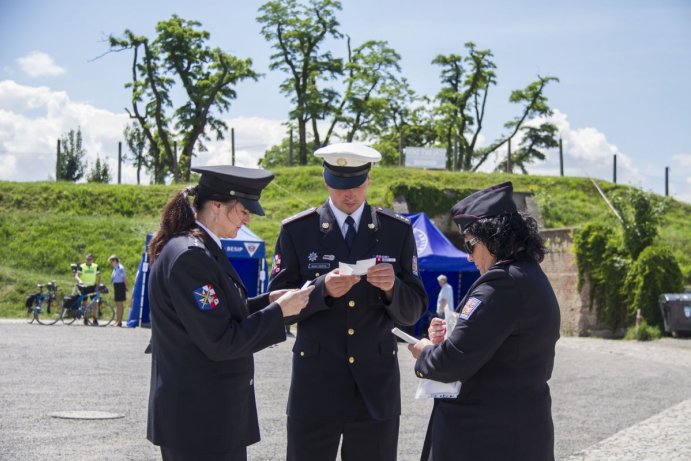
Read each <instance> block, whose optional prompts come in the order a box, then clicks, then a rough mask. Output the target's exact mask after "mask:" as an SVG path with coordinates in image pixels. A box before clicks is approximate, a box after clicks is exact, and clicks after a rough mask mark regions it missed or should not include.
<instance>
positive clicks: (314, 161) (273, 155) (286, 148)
mask: <svg viewBox="0 0 691 461" xmlns="http://www.w3.org/2000/svg"><path fill="white" fill-rule="evenodd" d="M307 147H308V149H310V150H315V146H314V143H313V142H308V143H307ZM293 155H295V151H293ZM289 156H290V138H285V139H283V140H282V141H281V143H280V144H277V145H275V146H271V147H270V148H269V149H267V150H266V152H264V157H263V158H261V159H259V162H258V163H259V166H261V167H262V168H267V169H268V168H276V167H279V166H288V165H289V164H290V163H289V161H288V157H289ZM321 162H322V160H321V159H320V158H319V157H315V156H314V155H310V156H308V157H307V164H308V165H320V164H321ZM293 164H295V159H293Z"/></svg>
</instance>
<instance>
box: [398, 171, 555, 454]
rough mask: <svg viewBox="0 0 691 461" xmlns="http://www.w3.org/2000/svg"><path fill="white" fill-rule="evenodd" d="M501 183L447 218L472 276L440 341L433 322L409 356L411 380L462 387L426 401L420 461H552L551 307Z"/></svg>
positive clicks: (528, 237) (537, 251)
mask: <svg viewBox="0 0 691 461" xmlns="http://www.w3.org/2000/svg"><path fill="white" fill-rule="evenodd" d="M512 193H513V188H512V185H511V183H510V182H506V183H503V184H498V185H496V186H492V187H489V188H487V189H484V190H481V191H479V192H476V193H474V194H471V195H470V196H468V197H466V198H464V199H463V200H461V201H460V202H458V203H457V204H456V205H455V206H454V207H453V208H452V210H451V213H452V215H453V219H454V221H455V222H456V224H457V225H458V227H459V230H460V231H461V233H462V234H463V236H464V238H465V243H464V249H465V251H466V252H467V253H468V260H470V261H473V262H474V263H475V265H476V266H477V268H478V269H479V270H480V278H479V279H478V280H477V281H476V282H475V283H474V284H473V285H472V286H471V287H470V289H469V290H468V293H467V294H466V296H465V298H464V299H463V300H462V301H461V303H460V304H459V305H458V307H457V308H456V315H457V316H458V320H457V322H456V326H455V327H454V329H453V331H452V332H451V333H450V335H449V337H448V339H444V334H445V332H446V324H445V322H444V321H443V320H441V319H434V320H433V322H432V324H431V325H430V327H429V337H430V339H429V340H427V339H423V340H421V341H420V342H419V343H417V344H415V345H410V346H408V348H409V349H410V351H411V352H412V353H413V356H414V357H415V358H416V359H417V361H416V362H415V371H416V374H417V376H418V377H420V378H427V379H431V380H435V381H441V382H453V381H461V383H462V385H461V390H460V393H459V394H458V396H457V397H456V398H452V399H435V401H434V408H433V410H432V415H431V417H430V422H429V426H428V428H427V435H426V438H425V443H424V447H423V453H422V456H421V458H420V459H421V460H423V461H428V460H434V461H440V460H442V461H443V460H450V459H454V460H485V459H487V460H493V461H500V460H530V461H543V460H544V461H552V460H554V427H553V424H552V411H551V405H552V400H551V396H550V391H549V386H548V385H547V381H548V380H549V379H550V377H551V374H552V368H553V366H554V346H555V343H556V342H557V339H558V338H559V305H558V304H557V299H556V297H555V295H554V291H553V290H552V286H551V285H550V283H549V281H548V280H547V277H546V276H545V274H544V273H543V272H542V269H541V268H540V265H539V263H540V262H541V261H542V259H543V258H544V255H545V251H546V249H545V247H544V244H543V241H542V238H541V237H540V235H539V234H538V230H537V223H536V222H535V220H534V219H533V218H530V217H523V216H522V215H520V214H519V213H518V212H517V210H516V205H515V204H514V202H513V200H512Z"/></svg>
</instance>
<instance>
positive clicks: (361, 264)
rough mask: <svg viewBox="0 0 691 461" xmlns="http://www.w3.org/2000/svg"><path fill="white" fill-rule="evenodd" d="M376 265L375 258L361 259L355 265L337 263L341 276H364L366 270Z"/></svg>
mask: <svg viewBox="0 0 691 461" xmlns="http://www.w3.org/2000/svg"><path fill="white" fill-rule="evenodd" d="M376 263H377V259H376V258H370V259H361V260H359V261H357V262H356V263H355V264H348V263H344V262H340V261H339V263H338V270H339V272H340V273H341V274H343V275H365V274H366V273H367V269H369V268H370V267H372V266H374V265H375V264H376Z"/></svg>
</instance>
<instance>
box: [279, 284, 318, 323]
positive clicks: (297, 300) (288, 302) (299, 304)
mask: <svg viewBox="0 0 691 461" xmlns="http://www.w3.org/2000/svg"><path fill="white" fill-rule="evenodd" d="M313 290H314V285H310V286H308V287H307V288H302V289H300V290H287V291H286V292H285V293H283V294H282V295H281V296H280V297H279V298H278V299H277V300H276V303H277V304H278V305H279V306H280V307H281V312H283V317H291V316H293V315H298V314H299V313H300V311H301V310H303V309H304V308H305V306H306V305H307V301H309V297H310V293H312V291H313ZM280 291H283V290H280Z"/></svg>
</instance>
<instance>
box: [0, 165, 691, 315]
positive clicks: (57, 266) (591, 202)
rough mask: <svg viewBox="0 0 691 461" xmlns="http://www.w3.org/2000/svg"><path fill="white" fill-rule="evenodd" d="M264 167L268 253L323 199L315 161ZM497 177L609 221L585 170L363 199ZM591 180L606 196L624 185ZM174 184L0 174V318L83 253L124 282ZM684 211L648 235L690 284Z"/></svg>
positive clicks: (390, 181)
mask: <svg viewBox="0 0 691 461" xmlns="http://www.w3.org/2000/svg"><path fill="white" fill-rule="evenodd" d="M274 172H275V173H276V179H275V180H274V181H273V182H272V183H271V184H270V185H269V187H268V188H267V189H266V191H265V192H264V193H263V194H262V205H263V207H264V209H265V210H266V212H267V216H266V217H264V218H261V217H253V219H252V222H251V224H250V227H251V228H252V230H253V231H254V232H255V233H256V234H258V235H260V236H261V237H263V238H264V239H265V240H266V242H267V250H268V252H269V257H270V256H271V254H272V253H273V247H274V244H275V242H276V237H277V235H278V230H279V227H280V222H281V220H282V219H283V218H286V217H288V216H291V215H292V214H294V213H297V212H298V211H300V210H303V209H305V208H307V207H310V206H318V205H320V204H321V203H323V202H324V200H325V198H326V191H325V190H324V186H323V182H322V179H321V168H320V167H299V168H281V169H277V170H275V171H274ZM506 180H511V181H513V183H514V189H515V190H517V191H522V192H530V193H532V194H533V195H534V198H535V201H536V202H537V204H538V206H539V207H540V211H541V213H542V215H543V218H544V222H545V226H546V227H566V226H579V225H581V224H584V223H586V222H589V221H592V220H608V221H609V222H611V223H612V225H613V226H615V225H617V223H616V220H615V219H614V217H613V216H612V214H611V212H610V211H609V209H608V207H607V205H606V203H605V202H604V201H603V200H602V198H601V197H600V195H599V193H598V192H597V190H596V189H595V187H594V186H593V184H592V182H591V181H590V180H589V179H587V178H561V177H548V176H523V175H506V174H485V173H459V172H448V171H420V170H412V169H402V168H382V167H377V168H375V169H374V170H373V173H372V183H371V185H370V190H369V193H368V200H369V202H370V203H372V204H376V205H380V206H384V207H391V206H392V203H393V199H394V197H395V196H398V195H404V196H405V197H406V199H407V200H408V204H409V207H410V209H411V211H425V212H427V213H428V214H429V215H438V214H443V213H447V212H448V210H449V208H450V207H451V205H453V204H454V203H455V202H456V201H458V200H459V199H460V198H462V197H463V196H465V195H466V194H468V193H469V192H471V191H473V190H477V189H481V188H483V187H486V186H489V185H491V184H495V183H498V182H502V181H506ZM598 184H599V185H600V187H602V189H603V190H604V191H605V193H607V194H609V193H611V192H613V191H614V190H616V189H621V188H624V187H626V186H621V185H615V184H612V183H608V182H605V181H598ZM181 187H182V186H135V185H121V186H117V185H103V184H73V183H49V182H37V183H13V182H0V239H1V241H2V242H3V243H2V245H0V317H21V316H22V315H23V313H22V310H21V306H22V304H23V299H24V298H25V296H26V294H27V293H28V292H30V291H32V290H34V289H35V285H36V283H45V282H46V281H48V280H56V281H57V282H58V284H59V285H60V286H61V287H62V288H63V290H66V291H68V292H69V291H71V289H72V285H73V281H74V280H73V278H72V273H71V271H70V269H69V265H70V263H74V262H78V261H83V259H84V255H85V254H86V253H89V252H90V253H93V254H94V256H95V259H96V263H98V264H99V266H100V267H102V268H103V270H104V274H103V279H104V281H106V282H109V281H110V264H109V263H108V261H107V258H108V256H109V255H110V254H112V253H116V254H118V256H120V258H121V262H122V263H123V264H124V266H125V267H126V268H127V270H128V275H129V277H130V282H132V281H133V277H134V273H135V272H136V269H137V265H138V262H139V259H140V257H141V254H142V252H143V251H144V248H143V244H144V238H145V235H146V234H147V233H149V232H153V231H155V230H156V227H157V225H158V220H159V213H160V210H161V208H162V207H163V205H164V204H165V202H166V201H167V199H168V198H169V197H170V196H171V195H173V194H174V193H175V192H176V191H177V190H178V189H179V188H181ZM690 212H691V205H689V204H686V203H683V202H677V201H674V200H670V205H669V208H668V211H667V214H666V216H665V220H664V223H663V225H662V226H661V228H660V235H659V238H658V241H659V244H661V245H665V246H668V247H669V248H670V249H672V251H673V252H674V254H675V256H676V257H677V260H678V261H679V263H680V265H681V267H682V271H683V273H684V281H685V284H686V285H691V229H690V228H689V226H688V217H689V215H690ZM111 296H112V295H111Z"/></svg>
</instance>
